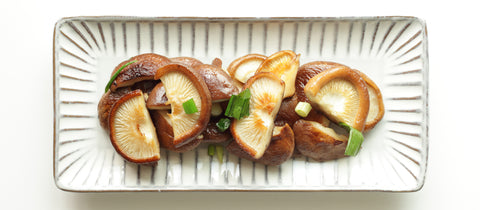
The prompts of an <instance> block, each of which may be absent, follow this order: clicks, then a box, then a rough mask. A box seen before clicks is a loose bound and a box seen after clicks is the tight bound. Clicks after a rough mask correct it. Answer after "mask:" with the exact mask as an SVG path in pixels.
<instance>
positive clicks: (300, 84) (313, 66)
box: [295, 61, 344, 103]
mask: <svg viewBox="0 0 480 210" xmlns="http://www.w3.org/2000/svg"><path fill="white" fill-rule="evenodd" d="M338 66H344V65H342V64H339V63H335V62H329V61H313V62H310V63H306V64H303V65H301V66H300V67H299V68H298V73H297V78H296V80H295V92H296V93H297V97H298V100H299V101H303V102H307V103H310V101H309V100H308V98H307V96H305V92H304V90H303V89H304V88H305V85H306V84H307V82H308V81H309V80H310V79H311V78H313V77H314V76H316V75H317V74H318V73H320V72H322V71H325V70H327V69H331V68H333V67H338Z"/></svg>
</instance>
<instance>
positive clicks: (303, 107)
mask: <svg viewBox="0 0 480 210" xmlns="http://www.w3.org/2000/svg"><path fill="white" fill-rule="evenodd" d="M311 110H312V105H310V104H309V103H307V102H299V103H298V104H297V106H296V107H295V112H296V113H297V114H298V115H299V116H300V117H307V116H308V113H310V111H311Z"/></svg>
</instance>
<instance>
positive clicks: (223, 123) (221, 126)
mask: <svg viewBox="0 0 480 210" xmlns="http://www.w3.org/2000/svg"><path fill="white" fill-rule="evenodd" d="M216 125H217V128H218V130H219V131H220V132H224V131H226V130H227V129H228V127H230V119H228V118H222V119H220V120H219V121H218V122H217V123H216Z"/></svg>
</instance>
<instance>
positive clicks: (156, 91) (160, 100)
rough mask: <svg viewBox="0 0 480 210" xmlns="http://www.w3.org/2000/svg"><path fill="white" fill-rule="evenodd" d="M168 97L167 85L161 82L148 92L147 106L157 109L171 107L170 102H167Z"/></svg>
mask: <svg viewBox="0 0 480 210" xmlns="http://www.w3.org/2000/svg"><path fill="white" fill-rule="evenodd" d="M167 102H168V98H167V95H166V92H165V87H164V86H163V84H162V83H161V82H159V83H158V84H157V85H155V87H154V88H153V90H152V91H151V92H150V94H148V99H147V108H148V109H155V110H167V109H170V104H167Z"/></svg>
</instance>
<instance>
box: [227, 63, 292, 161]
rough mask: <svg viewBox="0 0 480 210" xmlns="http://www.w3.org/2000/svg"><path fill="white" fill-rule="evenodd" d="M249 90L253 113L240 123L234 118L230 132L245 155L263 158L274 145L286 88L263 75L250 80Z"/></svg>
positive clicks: (281, 82) (245, 87)
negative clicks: (270, 145) (269, 145)
mask: <svg viewBox="0 0 480 210" xmlns="http://www.w3.org/2000/svg"><path fill="white" fill-rule="evenodd" d="M247 88H248V89H249V90H250V92H251V96H250V100H249V102H250V103H249V113H250V114H249V115H248V116H246V117H244V118H241V119H239V120H237V119H234V120H233V122H232V124H231V126H230V131H231V133H232V136H233V138H234V139H235V141H236V142H237V143H238V144H239V146H240V147H241V148H242V149H243V150H244V151H245V152H247V153H248V154H249V155H250V156H252V157H253V158H255V159H259V158H260V157H262V156H263V153H264V152H265V150H266V149H267V147H268V144H269V143H270V137H271V136H272V131H273V127H274V125H275V124H274V120H275V116H276V115H277V113H278V110H279V109H280V104H281V102H282V97H283V92H284V88H285V85H284V82H283V81H282V80H281V79H280V78H278V77H277V76H275V75H274V74H273V73H270V72H262V73H258V74H256V75H255V76H253V77H252V78H250V79H249V80H248V81H247V83H246V84H245V86H244V89H247Z"/></svg>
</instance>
